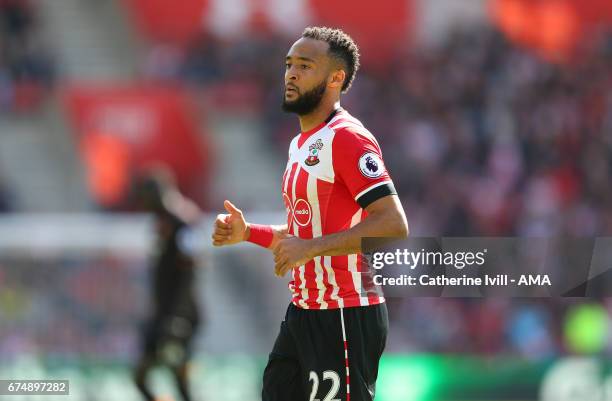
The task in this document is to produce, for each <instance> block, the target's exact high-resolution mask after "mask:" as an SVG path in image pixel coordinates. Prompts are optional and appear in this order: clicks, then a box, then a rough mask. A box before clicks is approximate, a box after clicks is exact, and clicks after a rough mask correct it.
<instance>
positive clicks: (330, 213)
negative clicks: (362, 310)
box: [282, 109, 395, 309]
mask: <svg viewBox="0 0 612 401" xmlns="http://www.w3.org/2000/svg"><path fill="white" fill-rule="evenodd" d="M282 188H283V200H284V202H285V207H286V208H287V225H288V230H289V234H292V235H295V236H297V237H299V238H305V239H310V238H316V237H320V236H322V235H327V234H332V233H335V232H339V231H344V230H347V229H349V228H351V227H353V226H355V225H356V224H357V223H359V222H360V221H362V220H363V219H364V218H365V217H366V215H367V213H366V211H365V210H364V208H365V207H367V205H369V204H370V203H372V202H373V201H375V200H377V199H379V198H381V197H383V196H387V195H390V194H395V189H394V188H393V183H392V181H391V178H390V177H389V174H388V172H387V171H386V169H385V166H384V163H383V159H382V153H381V150H380V146H379V145H378V142H377V141H376V139H375V138H374V136H373V135H372V134H371V133H370V132H369V131H368V130H367V129H366V128H365V127H364V126H363V124H361V122H360V121H359V120H357V119H356V118H354V117H352V116H351V115H350V114H349V113H348V112H346V111H345V110H343V109H339V110H338V111H336V112H335V114H333V115H332V118H331V119H328V121H326V122H324V123H322V124H320V125H319V126H317V127H315V128H313V129H311V130H310V131H307V132H302V133H300V134H299V135H298V136H296V137H295V138H294V139H293V140H292V141H291V145H290V146H289V161H288V162H287V167H286V169H285V173H284V175H283V183H282ZM362 258H363V255H361V254H351V255H343V256H317V257H316V258H314V259H313V260H311V261H309V262H307V263H306V264H305V265H302V266H298V267H294V268H293V271H292V280H291V282H290V283H289V290H290V291H291V293H292V296H293V299H292V302H293V304H294V305H296V306H298V307H301V308H305V309H335V308H348V307H354V306H365V305H376V304H379V303H382V302H384V298H383V297H382V296H380V295H379V293H380V291H377V289H376V288H375V286H374V284H373V282H372V277H371V274H370V273H369V270H368V269H367V267H365V266H364V264H363V263H362V260H363V259H362Z"/></svg>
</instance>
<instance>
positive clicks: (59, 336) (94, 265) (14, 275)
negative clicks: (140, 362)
mask: <svg viewBox="0 0 612 401" xmlns="http://www.w3.org/2000/svg"><path fill="white" fill-rule="evenodd" d="M143 267H144V266H143V261H142V260H140V261H134V260H126V259H120V258H117V257H114V256H113V255H110V254H109V255H89V256H87V257H80V258H77V257H72V256H70V255H59V257H57V258H49V257H46V258H40V257H38V258H31V257H23V258H15V257H13V258H6V257H5V258H2V259H0V320H1V321H2V324H1V325H0V339H2V341H0V360H1V361H13V360H14V359H15V358H18V357H20V356H22V355H39V356H43V355H45V356H48V357H51V358H59V359H66V360H73V361H76V360H78V358H81V357H87V356H90V357H95V358H97V359H98V360H108V361H117V360H128V361H129V358H132V357H133V355H134V353H135V352H136V350H137V349H138V343H137V341H138V340H137V330H138V325H139V322H140V321H141V320H142V319H144V318H145V316H146V313H147V312H148V309H147V306H146V304H147V300H148V299H147V292H146V283H147V275H146V270H145V269H144V268H143ZM126 358H127V359H126Z"/></svg>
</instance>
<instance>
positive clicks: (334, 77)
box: [329, 70, 346, 88]
mask: <svg viewBox="0 0 612 401" xmlns="http://www.w3.org/2000/svg"><path fill="white" fill-rule="evenodd" d="M345 78H346V72H344V70H335V71H333V72H332V74H331V79H330V81H329V86H330V87H332V88H342V85H343V84H344V79H345Z"/></svg>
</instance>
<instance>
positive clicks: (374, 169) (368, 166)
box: [359, 152, 385, 178]
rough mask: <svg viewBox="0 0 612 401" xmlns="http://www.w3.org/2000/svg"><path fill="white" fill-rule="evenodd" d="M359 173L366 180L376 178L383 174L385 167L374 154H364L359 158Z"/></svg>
mask: <svg viewBox="0 0 612 401" xmlns="http://www.w3.org/2000/svg"><path fill="white" fill-rule="evenodd" d="M359 171H361V174H363V175H364V176H366V177H368V178H378V177H380V176H381V175H383V173H384V172H385V166H384V165H383V162H382V160H381V159H380V156H378V155H377V154H376V153H374V152H366V153H364V154H363V155H361V157H360V158H359Z"/></svg>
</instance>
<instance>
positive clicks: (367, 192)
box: [332, 127, 397, 208]
mask: <svg viewBox="0 0 612 401" xmlns="http://www.w3.org/2000/svg"><path fill="white" fill-rule="evenodd" d="M357 130H358V128H352V127H351V128H342V129H339V130H338V131H336V134H335V135H334V140H333V145H332V146H333V166H334V173H335V176H336V179H340V180H341V181H342V182H343V183H344V184H345V185H346V187H347V188H348V190H349V192H350V193H351V196H352V197H353V199H355V201H356V202H357V203H359V205H360V206H361V207H362V208H365V207H367V206H368V205H369V204H371V203H372V202H374V201H376V200H378V199H380V198H382V197H385V196H388V195H395V194H397V192H396V191H395V188H394V186H393V182H392V181H391V177H390V176H389V172H388V171H387V169H386V167H385V163H384V161H383V157H382V153H381V151H380V147H379V146H378V143H377V142H376V140H375V139H374V137H373V136H372V135H371V134H370V133H369V132H367V131H365V130H364V131H365V132H363V133H362V132H359V131H357Z"/></svg>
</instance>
